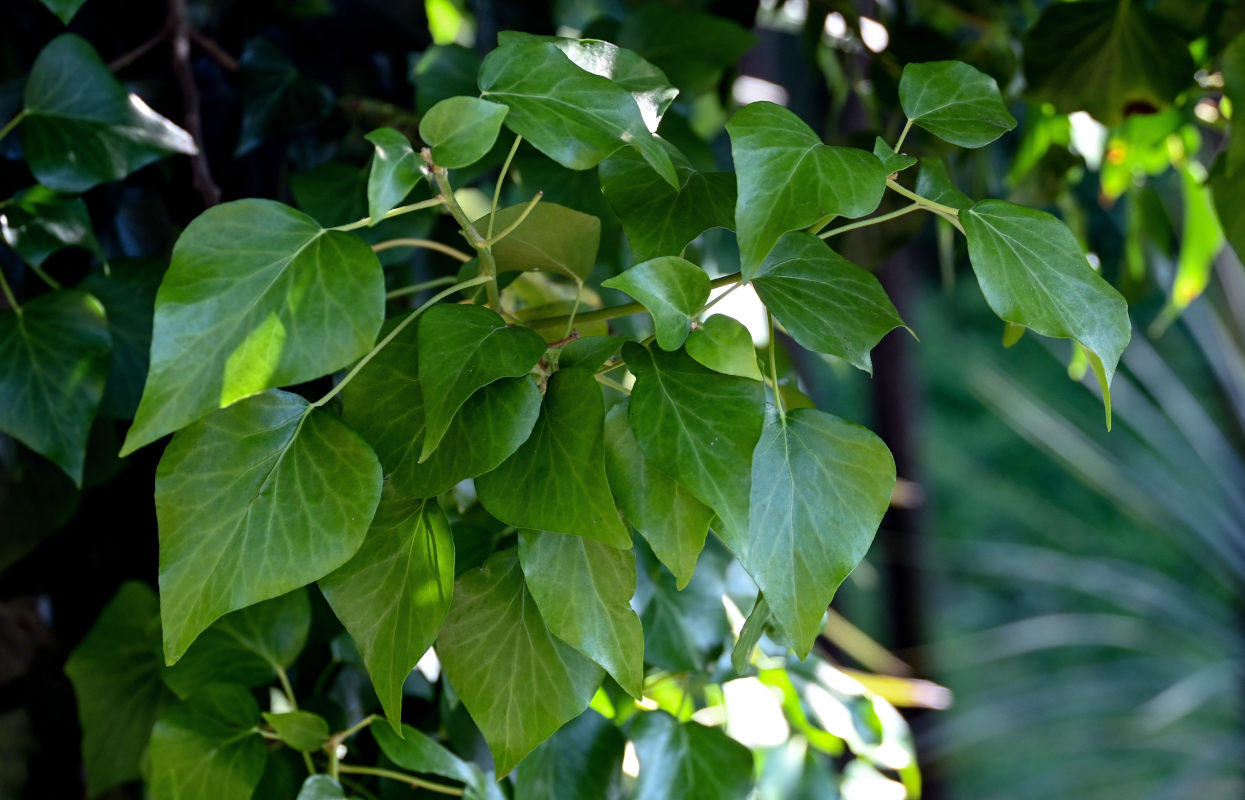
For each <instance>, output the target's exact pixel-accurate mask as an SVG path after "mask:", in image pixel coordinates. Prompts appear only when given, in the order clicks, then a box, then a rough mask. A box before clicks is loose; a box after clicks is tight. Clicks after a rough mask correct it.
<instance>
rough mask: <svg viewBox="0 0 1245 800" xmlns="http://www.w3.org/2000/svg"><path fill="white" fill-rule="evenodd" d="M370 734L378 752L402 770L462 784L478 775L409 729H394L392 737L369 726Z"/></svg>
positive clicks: (381, 728) (474, 768)
mask: <svg viewBox="0 0 1245 800" xmlns="http://www.w3.org/2000/svg"><path fill="white" fill-rule="evenodd" d="M371 730H372V735H373V736H374V737H376V744H378V745H380V749H381V752H383V753H384V754H385V757H386V758H388V759H389V760H390V761H392V762H393V763H395V764H397V765H398V766H399V767H401V768H402V769H405V770H408V771H410V772H419V773H423V774H425V775H440V776H441V777H443V778H449V779H451V780H455V781H460V782H462V783H472V782H473V781H475V780H476V778H477V776H480V775H481V772H480V768H479V767H477V766H476V765H475V764H472V763H470V762H467V761H463V760H462V759H461V758H459V757H458V756H456V755H454V754H453V753H451V752H450V751H449V750H446V749H445V748H444V747H442V746H441V745H440V744H438V743H437V742H435V741H433V740H432V739H431V738H430V737H429V736H428V735H427V734H425V733H423V732H422V731H418V730H416V729H415V728H412V727H411V726H410V725H406V724H403V725H402V726H401V727H400V728H397V729H395V730H396V731H397V732H396V733H395V732H394V731H391V730H389V729H388V728H386V727H384V726H380V725H377V726H373V727H372V729H371ZM399 734H400V735H399Z"/></svg>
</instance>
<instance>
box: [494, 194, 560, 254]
mask: <svg viewBox="0 0 1245 800" xmlns="http://www.w3.org/2000/svg"><path fill="white" fill-rule="evenodd" d="M544 196H545V193H544V192H537V193H536V196H535V197H533V198H532V199H531V200H529V201H528V203H527V205H526V206H524V207H523V211H522V212H521V213H520V214H519V218H518V219H516V220H515V221H514V222H512V223H510V224H509V225H507V226H506V227H505V228H502V231H501V233H499V234H497V235H496V236H492V235H490V236H489V238H487V239H485V240H484V241H483V242H481V243H480V246H481V247H492V246H493V245H495V244H497V243H498V242H500V241H501V240H502V239H505V238H506V237H507V236H509V235H510V234H512V233H514V229H515V228H517V227H519V226H520V225H522V224H523V220H525V219H527V215H528V214H531V213H532V209H533V208H536V204H537V203H539V202H540V198H542V197H544ZM488 226H489V228H492V227H493V215H492V214H490V215H489V220H488Z"/></svg>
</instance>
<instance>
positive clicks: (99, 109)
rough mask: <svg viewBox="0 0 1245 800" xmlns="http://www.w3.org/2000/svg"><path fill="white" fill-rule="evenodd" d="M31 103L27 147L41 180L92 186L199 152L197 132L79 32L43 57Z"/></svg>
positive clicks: (77, 188) (24, 128) (61, 187)
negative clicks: (124, 80) (120, 75)
mask: <svg viewBox="0 0 1245 800" xmlns="http://www.w3.org/2000/svg"><path fill="white" fill-rule="evenodd" d="M25 106H26V109H25V112H26V118H25V119H24V120H23V121H22V123H21V133H22V152H23V153H24V154H25V156H26V162H27V163H28V164H29V165H30V171H31V172H33V173H34V174H35V177H36V178H38V179H39V183H42V184H43V185H44V186H47V187H48V188H51V189H56V190H57V191H62V192H85V191H86V190H87V189H90V188H91V187H93V186H96V185H97V184H100V183H106V182H108V181H119V180H121V179H122V178H124V177H125V176H126V175H129V174H130V173H131V172H133V171H134V170H136V169H139V168H140V167H144V166H146V165H148V164H150V163H151V162H153V161H156V160H158V159H161V158H164V157H165V156H166V155H169V154H170V153H194V152H196V148H195V143H194V140H193V139H192V138H191V137H190V134H188V133H186V132H185V131H184V130H182V129H181V128H179V127H177V126H176V125H174V124H173V123H172V122H169V121H168V120H167V119H165V118H164V117H162V116H160V115H159V114H157V113H156V112H154V111H152V110H151V109H150V108H148V107H147V104H146V103H144V102H143V101H142V100H140V99H139V97H138V95H135V94H128V93H127V92H126V91H125V88H124V87H123V86H122V85H121V84H120V83H118V82H117V80H116V79H115V78H113V77H112V73H111V72H109V71H108V67H107V66H106V65H105V64H104V62H103V61H102V60H100V57H99V54H98V53H96V52H95V48H93V47H91V45H90V44H89V43H87V41H86V40H85V39H83V38H82V37H80V36H76V35H74V34H72V33H65V34H61V35H60V36H58V37H56V38H55V39H53V40H52V41H51V42H49V43H48V45H47V46H46V47H44V48H43V50H42V51H41V52H40V53H39V57H38V58H36V59H35V63H34V65H33V66H31V68H30V77H29V79H27V81H26V93H25Z"/></svg>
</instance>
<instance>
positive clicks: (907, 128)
mask: <svg viewBox="0 0 1245 800" xmlns="http://www.w3.org/2000/svg"><path fill="white" fill-rule="evenodd" d="M910 130H912V120H908V121H907V122H905V123H904V126H903V132H902V133H900V134H899V141H897V142H895V152H896V153H898V152H899V148H901V147H903V141H904V139H907V138H908V131H910Z"/></svg>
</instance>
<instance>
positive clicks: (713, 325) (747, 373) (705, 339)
mask: <svg viewBox="0 0 1245 800" xmlns="http://www.w3.org/2000/svg"><path fill="white" fill-rule="evenodd" d="M687 354H688V355H689V356H691V357H692V358H694V359H696V360H697V361H699V362H700V363H701V364H704V365H705V366H706V367H708V368H709V369H711V370H713V371H714V372H721V373H723V374H725V375H738V376H739V377H741V378H752V379H753V380H754V381H759V380H761V370H760V368H759V367H758V366H757V349H756V345H755V344H754V343H753V341H752V334H751V333H750V332H749V331H748V328H747V327H746V326H745V325H744V324H743V323H742V322H740V321H739V320H737V319H735V318H734V317H728V316H726V315H725V314H714V315H713V316H711V317H709V319H707V320H705V321H704V322H702V323H700V324H699V325H698V326H697V327H696V329H695V330H693V331H692V333H691V335H690V336H688V337H687Z"/></svg>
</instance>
